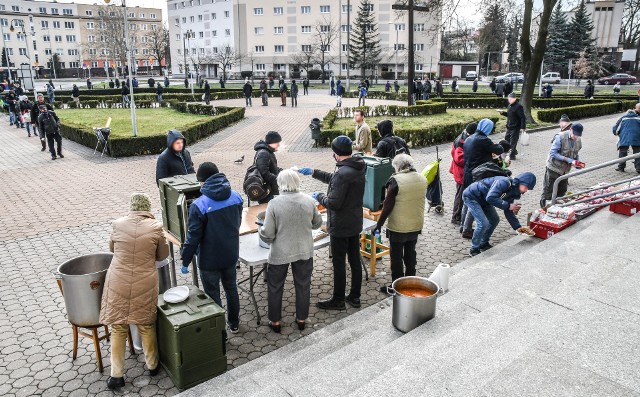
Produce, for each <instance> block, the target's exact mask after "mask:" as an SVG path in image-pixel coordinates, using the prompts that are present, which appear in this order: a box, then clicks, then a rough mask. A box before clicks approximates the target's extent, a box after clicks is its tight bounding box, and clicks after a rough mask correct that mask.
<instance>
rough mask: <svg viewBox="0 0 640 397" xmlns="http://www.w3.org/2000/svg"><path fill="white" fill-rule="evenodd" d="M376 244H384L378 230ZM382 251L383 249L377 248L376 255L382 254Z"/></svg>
mask: <svg viewBox="0 0 640 397" xmlns="http://www.w3.org/2000/svg"><path fill="white" fill-rule="evenodd" d="M376 243H378V244H382V236H381V235H380V232H379V231H378V230H376ZM381 251H382V248H380V247H376V253H380V252H381Z"/></svg>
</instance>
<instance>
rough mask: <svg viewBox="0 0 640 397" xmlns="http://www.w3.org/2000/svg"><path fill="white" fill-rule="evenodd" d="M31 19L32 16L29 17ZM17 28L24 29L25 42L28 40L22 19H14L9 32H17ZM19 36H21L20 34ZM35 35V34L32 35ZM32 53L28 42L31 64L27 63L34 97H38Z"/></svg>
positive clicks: (28, 57) (28, 55)
mask: <svg viewBox="0 0 640 397" xmlns="http://www.w3.org/2000/svg"><path fill="white" fill-rule="evenodd" d="M29 16H30V17H31V15H29ZM16 27H19V28H21V29H22V35H23V36H24V38H25V40H27V32H26V31H25V30H24V21H23V20H22V19H12V20H11V26H10V27H9V31H11V32H15V30H16ZM18 34H20V33H19V32H18ZM32 35H33V33H32ZM30 53H31V52H30V51H29V42H28V41H27V59H28V60H29V62H28V63H27V65H28V66H29V78H30V79H31V84H32V85H33V93H34V95H35V96H36V97H37V96H38V90H36V84H35V83H34V81H33V71H32V70H31V55H30Z"/></svg>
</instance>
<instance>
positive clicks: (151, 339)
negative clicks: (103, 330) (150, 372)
mask: <svg viewBox="0 0 640 397" xmlns="http://www.w3.org/2000/svg"><path fill="white" fill-rule="evenodd" d="M137 327H138V331H139V332H140V336H142V349H143V351H144V359H145V361H146V362H147V367H148V368H149V369H155V368H156V367H157V366H158V340H157V339H156V325H155V324H148V325H141V324H137ZM128 335H129V325H128V324H113V325H111V376H112V377H114V378H122V377H123V376H124V370H125V367H124V365H125V364H124V355H125V350H126V342H127V337H128Z"/></svg>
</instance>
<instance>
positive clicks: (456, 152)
mask: <svg viewBox="0 0 640 397" xmlns="http://www.w3.org/2000/svg"><path fill="white" fill-rule="evenodd" d="M477 128H478V124H477V123H469V124H468V125H467V127H466V128H465V129H464V131H462V133H461V134H460V135H458V137H457V138H456V139H455V141H453V144H451V167H450V168H449V172H450V173H452V174H453V179H454V180H455V181H456V196H455V198H454V199H453V215H452V216H451V223H453V224H455V225H459V224H460V222H461V220H462V207H463V203H462V192H463V191H464V149H463V147H462V145H463V144H464V141H465V139H467V138H468V137H469V136H470V135H473V134H474V133H475V132H476V129H477Z"/></svg>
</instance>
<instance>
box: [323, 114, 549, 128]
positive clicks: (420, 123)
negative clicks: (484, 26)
mask: <svg viewBox="0 0 640 397" xmlns="http://www.w3.org/2000/svg"><path fill="white" fill-rule="evenodd" d="M503 110H504V109H503ZM537 114H538V111H537V110H536V109H534V110H533V117H534V119H537ZM496 115H497V116H499V117H500V120H499V121H498V126H497V127H496V128H497V130H498V131H504V130H505V129H506V123H507V119H506V117H503V116H500V114H499V113H498V112H497V111H496V110H495V109H447V113H444V114H433V115H429V116H418V117H397V116H396V117H389V116H377V117H367V119H366V122H367V124H369V126H371V127H374V126H375V125H376V124H377V123H378V122H379V121H381V120H385V119H389V120H391V121H393V125H394V128H399V129H406V128H417V127H430V126H434V125H438V124H448V123H455V122H460V121H462V122H471V121H474V120H479V119H482V118H485V117H486V118H489V117H496ZM547 125H551V124H550V123H539V124H537V125H530V126H528V127H529V128H533V127H544V126H547ZM333 128H334V129H341V130H351V129H353V128H354V122H353V120H352V119H345V118H343V119H338V120H337V121H336V123H335V124H334V126H333Z"/></svg>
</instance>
